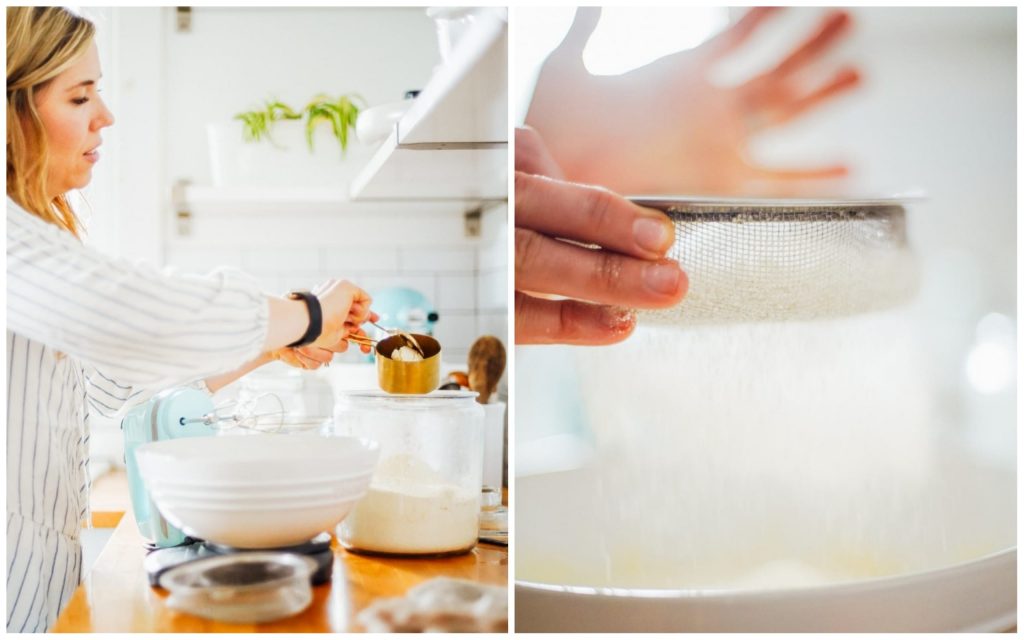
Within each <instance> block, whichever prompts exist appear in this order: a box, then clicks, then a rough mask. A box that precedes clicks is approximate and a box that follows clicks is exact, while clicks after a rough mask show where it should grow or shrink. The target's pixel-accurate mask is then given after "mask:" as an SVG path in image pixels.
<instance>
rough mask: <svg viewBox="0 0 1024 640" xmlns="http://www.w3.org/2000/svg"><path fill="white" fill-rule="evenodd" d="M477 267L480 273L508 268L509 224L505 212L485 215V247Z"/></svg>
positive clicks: (481, 248) (480, 253)
mask: <svg viewBox="0 0 1024 640" xmlns="http://www.w3.org/2000/svg"><path fill="white" fill-rule="evenodd" d="M477 265H478V267H477V268H479V269H480V271H486V270H489V269H499V268H500V269H504V268H506V267H507V266H508V224H507V216H506V215H505V213H504V210H501V211H495V212H488V213H485V214H484V245H483V246H481V247H480V252H479V256H478V258H477Z"/></svg>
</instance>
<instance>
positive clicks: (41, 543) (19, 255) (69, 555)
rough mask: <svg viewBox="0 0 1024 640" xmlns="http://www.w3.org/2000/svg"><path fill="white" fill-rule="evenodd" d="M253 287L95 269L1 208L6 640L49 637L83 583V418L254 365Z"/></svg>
mask: <svg viewBox="0 0 1024 640" xmlns="http://www.w3.org/2000/svg"><path fill="white" fill-rule="evenodd" d="M267 314H268V307H267V300H266V296H265V295H264V294H262V293H261V291H260V289H259V286H258V285H257V284H256V282H255V281H254V280H252V279H251V278H249V277H247V276H245V275H244V274H240V273H238V272H232V271H228V270H218V271H216V272H214V273H211V274H210V275H207V276H197V275H185V274H179V273H176V272H174V271H172V270H163V271H161V270H158V269H155V268H153V267H149V266H144V265H139V264H134V263H131V262H128V261H124V260H116V259H112V258H109V257H106V256H104V255H102V254H100V253H98V252H96V251H95V250H92V249H90V248H89V247H87V246H85V245H83V244H82V243H81V242H79V241H78V240H77V239H76V238H74V237H73V236H72V235H71V234H69V233H67V232H65V231H63V230H61V229H59V228H58V227H57V226H55V225H52V224H49V223H47V222H44V221H43V220H41V219H40V218H38V217H36V216H34V215H32V214H30V213H28V212H26V211H25V210H24V209H22V208H21V207H20V206H18V205H17V204H16V203H15V202H14V201H13V200H11V199H10V198H8V200H7V631H8V632H21V631H24V632H32V631H46V630H47V629H48V628H49V627H50V626H51V625H52V624H53V623H54V621H55V620H56V618H57V615H58V614H59V612H60V610H61V608H63V606H64V605H65V604H66V603H67V601H68V599H69V598H70V596H71V594H72V592H73V591H74V589H75V587H76V586H77V585H78V582H79V580H80V578H81V571H82V567H81V561H82V560H81V559H82V549H81V544H80V541H79V533H80V530H81V526H82V522H83V520H85V519H87V517H88V507H87V505H88V491H89V486H88V484H89V483H88V475H87V468H86V466H87V464H88V449H89V426H88V425H89V417H90V415H91V414H92V413H94V412H96V413H99V414H102V415H105V416H110V417H115V416H118V415H120V414H122V413H123V412H124V411H125V410H127V409H128V408H130V407H131V406H133V405H136V404H138V403H140V402H143V401H145V400H146V399H147V398H148V397H149V396H150V395H152V393H155V392H157V391H159V390H161V389H163V388H166V387H169V386H174V385H180V384H186V383H189V382H194V381H196V380H199V379H202V378H205V377H208V376H210V375H213V374H216V373H220V372H225V371H230V370H233V369H235V368H237V367H238V366H240V365H242V364H243V363H245V362H247V361H248V360H251V359H253V358H255V357H256V356H257V355H258V354H259V352H260V350H261V347H262V345H263V341H264V340H265V337H266V331H267Z"/></svg>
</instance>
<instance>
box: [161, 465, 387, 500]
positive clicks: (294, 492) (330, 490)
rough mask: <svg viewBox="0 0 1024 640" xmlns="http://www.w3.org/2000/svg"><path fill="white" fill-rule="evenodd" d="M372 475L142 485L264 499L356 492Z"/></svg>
mask: <svg viewBox="0 0 1024 640" xmlns="http://www.w3.org/2000/svg"><path fill="white" fill-rule="evenodd" d="M370 475H373V473H372V472H371V471H366V472H363V473H360V474H358V475H354V476H352V477H349V478H343V479H341V480H337V479H324V480H323V481H308V482H305V483H302V484H294V485H260V486H237V487H225V486H223V485H218V486H215V487H210V486H196V485H194V484H181V483H177V482H174V481H171V480H165V479H155V478H150V479H149V480H147V481H146V486H147V487H148V488H149V490H150V491H151V492H159V493H162V494H166V495H169V496H174V497H178V498H204V499H213V498H216V499H221V500H264V499H277V498H288V499H299V498H316V497H330V496H343V495H348V494H350V493H353V492H354V491H357V490H358V489H359V487H361V486H363V485H364V484H365V483H366V477H367V476H370Z"/></svg>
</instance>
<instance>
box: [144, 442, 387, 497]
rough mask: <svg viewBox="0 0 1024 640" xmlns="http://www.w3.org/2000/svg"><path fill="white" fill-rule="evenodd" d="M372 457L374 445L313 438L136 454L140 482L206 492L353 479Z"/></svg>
mask: <svg viewBox="0 0 1024 640" xmlns="http://www.w3.org/2000/svg"><path fill="white" fill-rule="evenodd" d="M377 455H378V449H377V445H376V443H371V442H369V441H367V440H363V439H360V438H351V437H341V436H322V435H315V434H287V435H284V434H259V435H239V436H211V437H205V438H179V439H176V440H164V441H161V442H148V443H146V444H144V445H141V446H139V447H138V449H137V450H136V457H137V458H138V461H139V471H140V472H141V474H142V477H143V479H145V480H147V481H148V480H149V479H156V480H165V481H170V482H176V481H178V482H189V483H194V484H195V485H196V486H199V487H209V488H214V487H220V486H242V485H250V486H255V485H257V484H262V485H263V486H264V487H268V488H269V487H272V486H284V485H290V484H296V483H308V482H321V481H325V480H330V479H332V478H340V477H344V476H349V475H359V474H362V473H365V472H367V471H370V470H372V469H373V467H374V465H375V464H376V463H377Z"/></svg>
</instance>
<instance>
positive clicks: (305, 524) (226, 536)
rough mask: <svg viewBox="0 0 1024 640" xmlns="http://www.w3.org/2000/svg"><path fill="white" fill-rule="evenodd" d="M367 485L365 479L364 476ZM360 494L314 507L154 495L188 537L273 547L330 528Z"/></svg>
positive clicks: (296, 542)
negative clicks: (220, 503) (173, 499)
mask: <svg viewBox="0 0 1024 640" xmlns="http://www.w3.org/2000/svg"><path fill="white" fill-rule="evenodd" d="M367 484H369V479H367ZM361 497H362V495H359V496H357V497H351V498H348V499H345V500H335V501H330V502H327V503H324V504H321V505H316V506H305V505H301V504H287V503H278V504H267V505H262V506H238V507H232V508H226V507H223V506H203V505H196V504H181V503H178V502H170V501H167V500H161V499H158V498H156V497H154V502H156V506H157V508H158V509H160V513H162V514H163V515H164V517H166V518H167V520H168V521H169V522H170V523H171V524H173V525H174V526H176V527H178V528H180V529H181V530H182V531H184V532H185V533H187V534H189V535H190V536H193V537H196V538H201V539H203V540H209V541H211V542H217V543H220V544H225V545H228V546H232V547H238V548H240V549H273V548H276V547H286V546H290V545H295V544H300V543H303V542H306V541H308V540H310V539H311V538H313V537H314V536H315V535H317V534H318V533H320V532H322V531H332V530H333V529H334V526H335V525H337V524H338V523H339V522H341V521H342V520H344V519H345V516H347V515H348V513H349V511H351V510H352V507H354V506H355V504H356V502H358V501H359V498H361Z"/></svg>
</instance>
